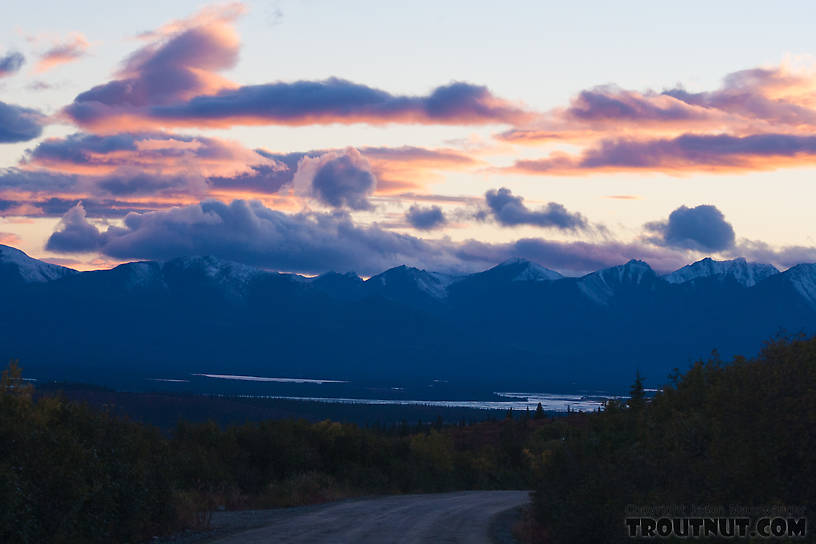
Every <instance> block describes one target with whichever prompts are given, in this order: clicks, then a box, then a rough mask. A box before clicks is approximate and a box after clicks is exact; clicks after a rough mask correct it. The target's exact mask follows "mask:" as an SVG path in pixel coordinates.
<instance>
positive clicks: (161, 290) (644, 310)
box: [0, 246, 816, 390]
mask: <svg viewBox="0 0 816 544" xmlns="http://www.w3.org/2000/svg"><path fill="white" fill-rule="evenodd" d="M0 301H2V306H3V311H2V312H0V357H4V358H6V359H8V358H19V359H20V360H21V364H22V366H23V367H24V368H25V369H26V372H27V374H28V375H33V376H35V377H40V378H41V379H46V378H47V379H71V380H85V381H95V382H97V383H110V384H116V385H117V386H123V387H127V386H128V384H134V383H144V379H145V378H176V377H183V376H189V374H191V373H220V374H247V375H256V376H286V377H299V378H323V379H337V380H352V381H358V382H365V383H372V384H396V383H404V382H407V381H416V382H419V381H423V380H424V381H429V380H449V381H452V382H455V383H463V384H464V383H467V384H482V385H486V386H489V387H496V388H498V387H502V388H505V389H506V388H513V389H515V390H519V389H531V388H536V389H538V390H543V389H544V388H549V389H547V390H553V388H562V389H563V388H567V387H570V388H575V387H584V388H615V387H621V386H624V385H625V384H628V383H630V382H631V381H632V378H633V377H634V375H635V372H636V371H638V370H639V371H640V372H641V373H642V374H644V375H646V377H647V378H648V379H649V381H650V383H653V384H659V383H663V382H664V381H665V379H666V376H667V375H668V374H669V373H670V372H671V371H672V370H673V369H674V368H681V369H683V368H685V367H687V366H688V365H689V364H690V363H691V362H693V361H694V360H696V359H697V358H700V357H707V356H708V355H709V354H710V353H711V351H712V350H714V349H717V350H718V351H719V353H721V354H722V355H723V356H729V355H732V354H737V353H739V354H745V355H752V354H755V353H756V352H757V351H758V350H759V348H760V347H761V345H762V342H763V341H765V340H767V339H769V338H771V337H772V336H774V335H776V334H779V333H780V332H784V333H788V334H795V333H800V332H803V333H806V334H810V333H813V332H814V331H816V265H814V264H800V265H797V266H794V267H792V268H790V269H788V270H786V271H784V272H780V271H778V270H777V269H776V268H774V267H773V266H771V265H766V264H758V263H751V262H747V261H745V260H744V259H736V260H732V261H714V260H712V259H708V258H707V259H703V260H701V261H698V262H696V263H693V264H690V265H688V266H685V267H683V268H681V269H679V270H677V271H675V272H672V273H670V274H667V275H659V274H657V273H655V271H653V270H652V269H651V268H650V267H649V265H648V264H646V263H645V262H642V261H636V260H633V261H629V262H628V263H626V264H623V265H620V266H614V267H611V268H606V269H603V270H598V271H596V272H593V273H591V274H587V275H585V276H583V277H564V276H562V275H560V274H559V273H557V272H555V271H552V270H549V269H547V268H544V267H542V266H539V265H537V264H535V263H532V262H529V261H525V260H521V259H514V260H510V261H506V262H504V263H501V264H499V265H497V266H495V267H493V268H491V269H489V270H485V271H483V272H479V273H476V274H470V275H463V276H452V275H447V274H441V273H436V272H430V271H425V270H419V269H416V268H411V267H407V266H399V267H396V268H392V269H389V270H386V271H385V272H382V273H381V274H378V275H376V276H373V277H370V278H368V279H363V278H360V277H358V276H357V275H355V274H339V273H335V272H329V273H326V274H323V275H321V276H317V277H304V276H299V275H295V274H282V273H276V272H269V271H265V270H261V269H258V268H253V267H250V266H245V265H241V264H237V263H232V262H227V261H222V260H218V259H215V258H213V257H184V258H178V259H173V260H170V261H165V262H153V261H146V262H133V263H128V264H123V265H120V266H117V267H115V268H113V269H111V270H100V271H91V272H76V271H74V270H71V269H68V268H64V267H60V266H56V265H53V264H48V263H45V262H42V261H39V260H36V259H32V258H30V257H28V256H27V255H26V254H25V253H23V252H22V251H19V250H17V249H14V248H11V247H8V246H0Z"/></svg>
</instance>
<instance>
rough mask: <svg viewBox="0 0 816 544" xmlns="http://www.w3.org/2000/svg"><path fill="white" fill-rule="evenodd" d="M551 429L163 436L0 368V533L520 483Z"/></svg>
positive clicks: (103, 537) (298, 430)
mask: <svg viewBox="0 0 816 544" xmlns="http://www.w3.org/2000/svg"><path fill="white" fill-rule="evenodd" d="M555 424H557V422H555V423H553V422H551V421H550V419H549V418H548V417H546V416H545V415H544V414H543V413H538V414H531V413H525V414H517V415H516V417H515V418H514V417H512V415H511V414H509V415H508V416H505V417H503V418H501V419H499V420H495V421H486V422H482V423H477V424H473V425H466V424H465V422H461V423H457V424H447V425H446V424H444V423H443V421H442V419H441V418H439V419H436V420H434V421H425V422H420V421H416V422H408V421H405V422H400V423H397V424H389V425H373V426H369V427H368V428H366V427H360V426H358V425H355V424H350V423H338V422H331V421H323V422H309V421H306V420H302V419H300V420H295V419H277V420H266V421H263V422H256V423H246V424H243V425H233V426H225V427H224V426H219V425H217V424H215V423H212V422H209V423H179V424H178V425H177V426H176V428H175V429H174V430H173V431H172V432H169V433H168V432H162V431H160V430H159V429H158V428H156V427H152V426H149V425H146V424H143V423H136V422H132V421H129V420H126V419H124V418H121V417H118V416H114V415H111V414H110V413H107V412H105V411H103V410H100V409H98V408H92V407H89V406H88V405H87V404H84V403H77V402H71V401H67V400H65V399H63V398H60V397H55V396H40V395H33V394H32V390H31V388H30V386H27V385H26V383H25V382H24V381H23V380H22V379H21V375H20V370H19V368H18V367H17V366H16V365H11V366H10V367H9V369H8V370H7V371H6V372H5V373H4V375H3V381H2V386H1V387H0V445H2V446H1V447H0V541H1V542H8V543H15V542H30V543H35V542H37V543H39V542H55V543H62V542H65V543H69V542H105V543H115V542H139V541H144V540H149V539H150V538H151V537H153V536H155V535H163V534H168V533H172V532H174V531H178V530H181V529H184V528H189V527H199V528H200V527H202V526H206V524H207V521H208V513H209V512H212V511H213V510H215V509H219V508H226V509H240V508H269V507H277V506H290V505H300V504H310V503H318V502H323V501H327V500H333V499H338V498H342V497H350V496H358V495H363V494H379V493H404V492H434V491H447V490H458V489H508V488H529V486H531V485H532V479H531V475H532V472H531V470H530V468H531V466H532V465H531V463H530V459H531V458H532V457H534V456H535V455H537V454H536V453H531V452H540V451H542V445H541V444H540V442H541V436H543V435H542V434H541V433H542V432H543V431H542V430H543V429H544V428H545V427H547V426H549V425H555ZM545 434H546V433H545Z"/></svg>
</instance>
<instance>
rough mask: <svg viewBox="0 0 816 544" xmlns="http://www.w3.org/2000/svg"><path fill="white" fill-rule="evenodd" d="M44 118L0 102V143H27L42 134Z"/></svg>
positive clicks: (25, 109)
mask: <svg viewBox="0 0 816 544" xmlns="http://www.w3.org/2000/svg"><path fill="white" fill-rule="evenodd" d="M44 124H45V116H44V115H42V114H41V113H40V112H38V111H36V110H32V109H29V108H24V107H22V106H15V105H13V104H6V103H5V102H0V143H16V142H27V141H29V140H33V139H34V138H38V137H39V136H40V135H41V134H42V127H43V125H44Z"/></svg>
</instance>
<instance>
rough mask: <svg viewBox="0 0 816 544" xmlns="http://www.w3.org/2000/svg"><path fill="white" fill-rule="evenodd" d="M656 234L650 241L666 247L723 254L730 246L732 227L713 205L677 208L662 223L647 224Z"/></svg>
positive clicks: (732, 244)
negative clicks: (720, 252) (721, 252)
mask: <svg viewBox="0 0 816 544" xmlns="http://www.w3.org/2000/svg"><path fill="white" fill-rule="evenodd" d="M646 229H647V230H649V231H652V232H654V233H656V234H657V237H656V238H654V239H653V241H654V242H655V243H657V244H659V245H665V246H669V247H676V248H683V249H693V250H699V251H724V250H727V249H731V248H732V247H734V240H735V235H734V228H733V227H732V226H731V224H730V223H728V221H726V220H725V216H724V215H723V214H722V212H721V211H720V210H718V209H717V208H716V206H710V205H700V206H695V207H694V208H688V207H686V206H680V207H679V208H677V209H676V210H674V211H673V212H672V213H671V214H670V215H669V219H668V220H667V221H665V222H656V223H647V224H646Z"/></svg>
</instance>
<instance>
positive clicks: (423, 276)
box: [365, 265, 458, 299]
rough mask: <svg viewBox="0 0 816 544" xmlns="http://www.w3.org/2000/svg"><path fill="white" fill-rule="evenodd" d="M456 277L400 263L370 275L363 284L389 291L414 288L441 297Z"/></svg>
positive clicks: (446, 292)
mask: <svg viewBox="0 0 816 544" xmlns="http://www.w3.org/2000/svg"><path fill="white" fill-rule="evenodd" d="M457 279H458V278H457V276H452V275H449V274H442V273H439V272H428V271H426V270H419V269H418V268H413V267H410V266H405V265H402V266H397V267H395V268H391V269H388V270H386V271H385V272H383V273H382V274H378V275H376V276H372V277H371V278H369V279H368V281H366V282H365V284H366V286H367V287H369V288H376V289H379V290H385V289H387V290H389V291H394V290H398V291H403V290H405V289H411V288H415V289H418V290H420V291H422V292H423V293H426V294H428V295H430V296H431V297H433V298H437V299H443V298H445V297H447V296H448V286H449V285H450V284H451V283H453V282H454V281H456V280H457Z"/></svg>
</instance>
